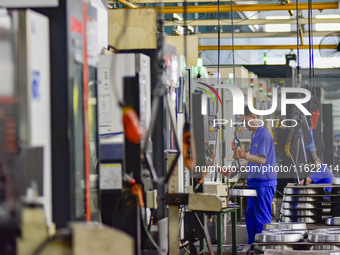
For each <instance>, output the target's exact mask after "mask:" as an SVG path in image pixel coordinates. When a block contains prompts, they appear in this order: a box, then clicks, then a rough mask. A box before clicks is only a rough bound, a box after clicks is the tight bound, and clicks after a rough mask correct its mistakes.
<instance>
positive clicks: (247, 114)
mask: <svg viewBox="0 0 340 255" xmlns="http://www.w3.org/2000/svg"><path fill="white" fill-rule="evenodd" d="M253 115H254V116H257V115H256V114H254V113H252V112H251V111H250V110H249V107H248V105H246V106H245V107H244V116H248V117H250V116H253Z"/></svg>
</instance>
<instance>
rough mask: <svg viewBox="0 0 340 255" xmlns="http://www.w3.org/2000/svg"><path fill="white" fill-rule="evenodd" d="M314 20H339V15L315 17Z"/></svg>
mask: <svg viewBox="0 0 340 255" xmlns="http://www.w3.org/2000/svg"><path fill="white" fill-rule="evenodd" d="M315 18H317V19H337V18H340V15H338V14H332V15H315Z"/></svg>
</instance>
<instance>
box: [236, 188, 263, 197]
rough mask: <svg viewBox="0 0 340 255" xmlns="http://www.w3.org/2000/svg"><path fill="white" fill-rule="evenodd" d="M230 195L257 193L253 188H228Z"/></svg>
mask: <svg viewBox="0 0 340 255" xmlns="http://www.w3.org/2000/svg"><path fill="white" fill-rule="evenodd" d="M229 196H230V197H256V196H257V193H256V190H254V189H230V190H229Z"/></svg>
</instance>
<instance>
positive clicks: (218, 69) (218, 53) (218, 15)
mask: <svg viewBox="0 0 340 255" xmlns="http://www.w3.org/2000/svg"><path fill="white" fill-rule="evenodd" d="M217 21H218V25H217V29H218V31H217V84H218V85H220V55H221V25H220V0H217ZM217 107H218V106H217Z"/></svg>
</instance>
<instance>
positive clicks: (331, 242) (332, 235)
mask: <svg viewBox="0 0 340 255" xmlns="http://www.w3.org/2000/svg"><path fill="white" fill-rule="evenodd" d="M308 241H309V242H310V243H313V246H311V249H312V250H340V228H319V229H314V230H310V231H308Z"/></svg>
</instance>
